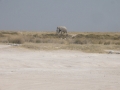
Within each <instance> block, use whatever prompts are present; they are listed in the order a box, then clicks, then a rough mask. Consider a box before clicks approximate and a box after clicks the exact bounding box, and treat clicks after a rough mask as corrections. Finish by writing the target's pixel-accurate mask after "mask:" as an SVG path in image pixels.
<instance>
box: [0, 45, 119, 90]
mask: <svg viewBox="0 0 120 90" xmlns="http://www.w3.org/2000/svg"><path fill="white" fill-rule="evenodd" d="M0 90H120V55H119V54H92V53H91V54H90V53H82V52H78V51H65V50H58V51H40V50H39V51H34V50H25V49H21V48H15V47H12V46H10V45H0Z"/></svg>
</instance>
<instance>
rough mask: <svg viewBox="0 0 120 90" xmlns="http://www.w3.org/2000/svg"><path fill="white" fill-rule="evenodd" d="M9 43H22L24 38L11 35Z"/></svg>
mask: <svg viewBox="0 0 120 90" xmlns="http://www.w3.org/2000/svg"><path fill="white" fill-rule="evenodd" d="M8 42H9V43H16V44H22V43H24V39H23V38H22V37H20V36H11V37H9V38H8Z"/></svg>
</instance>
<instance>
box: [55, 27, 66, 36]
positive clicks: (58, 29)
mask: <svg viewBox="0 0 120 90" xmlns="http://www.w3.org/2000/svg"><path fill="white" fill-rule="evenodd" d="M60 32H61V34H63V33H66V35H67V28H66V27H65V26H59V27H57V30H56V33H57V34H59V33H60Z"/></svg>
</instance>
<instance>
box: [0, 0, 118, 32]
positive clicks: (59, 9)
mask: <svg viewBox="0 0 120 90" xmlns="http://www.w3.org/2000/svg"><path fill="white" fill-rule="evenodd" d="M119 9H120V0H0V30H19V31H20V30H21V31H24V30H27V31H55V30H56V27H57V26H66V27H67V28H68V31H76V32H120V10H119Z"/></svg>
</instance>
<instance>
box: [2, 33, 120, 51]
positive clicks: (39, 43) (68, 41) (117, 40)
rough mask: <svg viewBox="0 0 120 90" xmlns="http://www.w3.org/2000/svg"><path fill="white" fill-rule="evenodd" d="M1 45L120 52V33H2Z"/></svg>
mask: <svg viewBox="0 0 120 90" xmlns="http://www.w3.org/2000/svg"><path fill="white" fill-rule="evenodd" d="M0 42H1V43H16V44H22V46H23V47H25V48H30V49H38V50H39V49H43V50H56V49H70V50H81V51H85V52H99V53H102V52H104V50H106V49H115V50H120V32H69V34H68V35H67V36H65V35H56V34H55V32H13V31H0Z"/></svg>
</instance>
